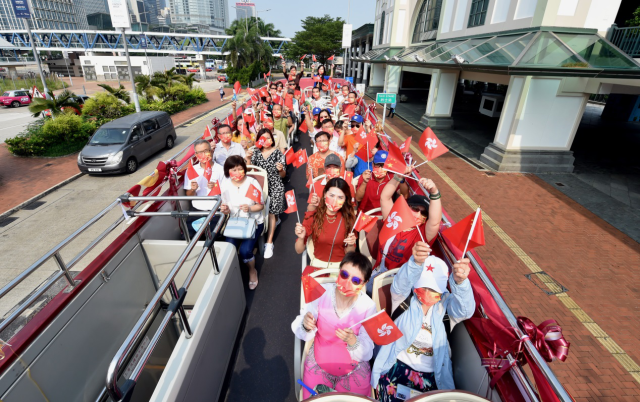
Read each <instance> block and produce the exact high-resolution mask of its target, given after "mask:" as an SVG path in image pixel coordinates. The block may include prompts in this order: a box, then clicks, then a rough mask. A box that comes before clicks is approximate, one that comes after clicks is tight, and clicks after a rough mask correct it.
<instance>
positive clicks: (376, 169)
mask: <svg viewBox="0 0 640 402" xmlns="http://www.w3.org/2000/svg"><path fill="white" fill-rule="evenodd" d="M386 174H387V171H386V170H384V169H383V168H379V167H374V168H373V175H374V176H375V177H376V179H381V178H383V177H384V176H385V175H386Z"/></svg>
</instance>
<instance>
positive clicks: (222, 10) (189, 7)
mask: <svg viewBox="0 0 640 402" xmlns="http://www.w3.org/2000/svg"><path fill="white" fill-rule="evenodd" d="M168 5H169V9H170V15H171V24H172V25H176V26H177V27H179V28H182V29H187V30H193V31H197V32H200V33H210V34H224V30H225V29H226V28H227V27H228V26H229V12H228V10H229V9H228V6H227V2H226V1H224V0H169V1H168Z"/></svg>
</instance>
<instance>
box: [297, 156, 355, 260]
mask: <svg viewBox="0 0 640 402" xmlns="http://www.w3.org/2000/svg"><path fill="white" fill-rule="evenodd" d="M343 166H344V165H343ZM352 196H353V195H352V194H351V188H350V187H349V185H348V184H347V182H346V181H344V180H343V179H341V178H339V177H338V178H333V179H331V180H329V181H328V182H327V184H326V186H325V187H324V191H323V192H322V196H321V197H318V195H317V194H313V195H312V196H311V202H310V203H309V205H308V207H307V212H306V213H305V214H304V221H303V222H302V223H296V229H295V233H296V236H297V237H298V238H297V239H296V244H295V248H296V253H298V254H302V252H303V251H304V250H305V249H306V247H307V240H308V239H309V238H311V246H312V247H313V254H314V258H313V260H312V261H311V264H310V265H311V266H314V267H317V268H333V267H336V266H337V265H338V264H339V263H340V261H342V258H343V257H344V256H345V254H346V253H348V252H349V251H354V250H355V248H356V235H355V233H352V231H351V229H352V228H353V225H354V224H355V220H356V215H355V211H354V209H353V204H352V203H351V202H346V201H347V200H351V197H352Z"/></svg>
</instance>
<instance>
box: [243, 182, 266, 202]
mask: <svg viewBox="0 0 640 402" xmlns="http://www.w3.org/2000/svg"><path fill="white" fill-rule="evenodd" d="M244 196H245V197H247V198H248V199H250V200H252V201H255V202H256V203H258V204H262V191H260V190H258V189H257V188H256V186H254V185H253V184H251V185H249V188H248V189H247V194H245V195H244Z"/></svg>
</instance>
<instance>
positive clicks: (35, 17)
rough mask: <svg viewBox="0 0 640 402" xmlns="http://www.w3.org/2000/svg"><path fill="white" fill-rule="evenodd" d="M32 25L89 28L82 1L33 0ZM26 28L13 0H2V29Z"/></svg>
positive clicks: (56, 27)
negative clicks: (14, 8) (14, 10)
mask: <svg viewBox="0 0 640 402" xmlns="http://www.w3.org/2000/svg"><path fill="white" fill-rule="evenodd" d="M31 17H32V18H31V27H32V28H33V29H89V25H88V24H87V15H86V13H85V9H84V3H83V2H82V1H79V2H78V1H76V2H73V1H71V0H32V2H31ZM16 29H25V26H24V23H23V22H22V21H20V19H18V18H16V17H15V13H14V12H13V7H12V6H11V0H0V30H16Z"/></svg>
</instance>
